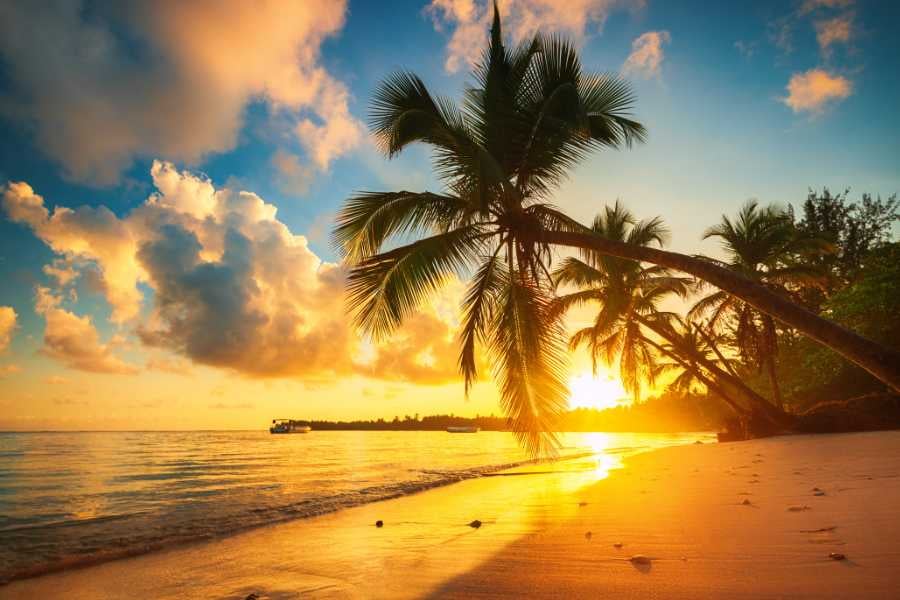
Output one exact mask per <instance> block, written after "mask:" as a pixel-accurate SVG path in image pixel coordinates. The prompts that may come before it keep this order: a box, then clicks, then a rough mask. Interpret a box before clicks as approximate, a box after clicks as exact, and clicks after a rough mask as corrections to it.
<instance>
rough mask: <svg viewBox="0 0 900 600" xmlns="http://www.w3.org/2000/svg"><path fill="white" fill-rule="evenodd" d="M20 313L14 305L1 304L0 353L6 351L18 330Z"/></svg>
mask: <svg viewBox="0 0 900 600" xmlns="http://www.w3.org/2000/svg"><path fill="white" fill-rule="evenodd" d="M17 320H18V315H17V314H16V311H15V310H14V309H13V307H12V306H0V353H3V352H6V349H7V348H9V345H10V343H12V338H13V333H14V332H15V331H16V321H17Z"/></svg>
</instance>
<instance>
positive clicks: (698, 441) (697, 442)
mask: <svg viewBox="0 0 900 600" xmlns="http://www.w3.org/2000/svg"><path fill="white" fill-rule="evenodd" d="M702 443H703V442H701V441H700V440H697V441H696V442H694V444H695V445H696V444H702Z"/></svg>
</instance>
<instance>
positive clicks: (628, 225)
mask: <svg viewBox="0 0 900 600" xmlns="http://www.w3.org/2000/svg"><path fill="white" fill-rule="evenodd" d="M591 232H592V233H593V234H594V235H596V236H600V237H603V238H605V239H611V240H618V241H622V242H627V243H629V244H634V245H638V246H648V245H658V246H662V245H663V243H664V242H665V240H666V238H667V236H668V231H667V229H666V228H665V227H664V226H663V224H662V221H660V220H659V219H658V218H655V219H650V220H646V221H638V220H636V219H635V217H634V216H633V215H632V214H631V212H629V211H628V210H627V209H625V208H624V207H623V206H622V205H621V204H619V203H618V202H616V204H615V205H614V206H611V207H610V206H608V207H606V209H605V211H604V212H602V213H600V214H599V215H597V217H596V218H595V219H594V222H593V224H592V226H591ZM580 254H581V257H580V258H576V257H569V258H566V259H564V260H563V261H562V262H561V263H560V265H559V267H558V268H557V269H556V271H555V272H554V280H555V283H556V284H557V286H569V287H575V288H577V289H576V290H575V291H572V292H570V293H567V294H563V295H561V296H559V297H558V298H557V299H556V300H555V301H554V308H555V309H556V310H557V311H558V312H559V313H562V312H564V311H567V310H568V309H570V308H572V307H575V306H578V305H582V304H588V303H590V304H596V305H599V310H598V312H597V316H596V318H595V319H594V322H593V323H592V324H591V325H590V326H588V327H584V328H581V329H578V330H577V331H575V333H574V334H573V335H572V337H571V339H570V340H569V345H570V347H571V348H572V349H575V348H577V347H578V346H581V345H585V346H587V348H588V351H589V353H590V356H591V359H592V363H593V367H594V371H596V370H597V362H598V360H602V361H603V362H605V363H606V364H607V365H614V364H616V363H618V366H619V376H620V379H621V380H622V385H623V386H624V387H625V389H626V391H628V392H629V393H631V394H632V396H633V397H634V398H635V400H640V398H641V391H642V387H643V386H642V384H643V383H645V382H646V383H647V384H649V385H651V386H652V385H654V383H655V378H656V377H655V376H656V373H657V372H658V369H657V368H656V356H655V354H656V352H655V350H654V348H653V344H652V342H651V341H650V340H648V338H647V334H646V332H645V331H644V329H645V327H646V325H645V323H648V322H653V323H655V324H657V325H658V326H659V327H663V326H665V325H666V323H667V321H668V320H669V319H671V318H673V317H674V315H673V314H672V313H668V312H663V311H661V310H660V308H659V305H660V303H661V302H662V301H663V300H664V299H665V298H667V297H670V296H672V295H675V296H678V297H681V298H684V297H685V296H686V295H687V293H688V292H689V290H690V289H691V287H692V283H693V281H692V280H691V279H689V278H686V277H678V276H674V275H673V274H672V273H671V272H670V271H669V270H668V269H666V268H664V267H660V266H657V265H650V266H645V265H642V264H641V263H638V262H635V261H630V260H624V259H621V258H616V257H612V256H607V255H604V254H599V253H597V252H593V251H590V250H582V251H581V252H580ZM650 335H652V334H650Z"/></svg>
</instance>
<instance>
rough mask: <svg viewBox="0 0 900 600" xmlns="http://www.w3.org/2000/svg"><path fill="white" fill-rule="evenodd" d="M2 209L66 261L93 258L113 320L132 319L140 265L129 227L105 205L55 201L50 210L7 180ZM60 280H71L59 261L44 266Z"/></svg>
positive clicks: (137, 297) (28, 188) (24, 188)
mask: <svg viewBox="0 0 900 600" xmlns="http://www.w3.org/2000/svg"><path fill="white" fill-rule="evenodd" d="M3 208H4V209H5V210H6V214H7V215H8V216H9V218H10V219H11V220H12V221H15V222H18V223H22V224H25V225H28V226H29V227H30V228H31V229H32V230H33V231H34V233H35V235H36V236H37V237H38V238H39V239H41V240H42V241H43V242H44V243H46V244H47V245H48V246H50V248H51V249H52V250H53V251H54V252H56V253H57V254H60V255H62V256H63V257H64V258H66V259H67V260H68V263H69V266H70V267H71V264H70V263H71V261H72V260H75V259H80V260H87V261H93V262H95V263H96V264H98V265H100V266H101V267H102V271H101V273H100V281H99V284H100V285H101V286H102V287H103V288H104V289H105V291H106V297H107V300H108V301H109V303H110V305H111V306H112V309H113V315H112V318H113V321H114V322H117V323H121V322H124V321H127V320H129V319H132V318H134V317H135V316H136V315H137V313H138V311H139V310H140V303H141V299H142V296H141V294H140V292H139V291H138V290H137V288H136V284H137V282H138V280H139V279H140V275H141V274H140V270H139V268H138V264H137V262H136V260H135V256H134V255H135V252H136V250H137V245H136V240H135V239H134V236H133V233H134V232H133V231H132V229H131V228H129V227H128V225H127V224H126V223H124V222H122V221H121V220H120V219H119V218H118V217H116V215H115V214H113V212H112V211H111V210H109V209H108V208H106V207H105V206H99V207H96V208H94V207H90V206H80V207H78V208H77V209H75V210H72V209H70V208H67V207H64V206H57V207H56V208H55V209H54V210H53V212H52V213H50V211H48V210H47V208H46V207H45V206H44V199H43V197H41V196H40V195H38V194H35V192H34V190H33V189H32V188H31V186H30V185H28V184H27V183H24V182H11V183H9V184H8V185H7V186H5V188H4V189H3ZM47 269H49V271H47V272H48V274H51V275H53V276H54V277H55V278H56V279H57V280H58V281H59V282H60V283H62V282H63V281H64V280H65V281H66V282H67V283H68V282H71V281H72V280H73V279H74V276H73V275H72V274H70V273H65V274H64V273H62V271H60V270H59V263H58V262H56V261H54V263H53V264H52V265H49V266H48V267H45V271H46V270H47Z"/></svg>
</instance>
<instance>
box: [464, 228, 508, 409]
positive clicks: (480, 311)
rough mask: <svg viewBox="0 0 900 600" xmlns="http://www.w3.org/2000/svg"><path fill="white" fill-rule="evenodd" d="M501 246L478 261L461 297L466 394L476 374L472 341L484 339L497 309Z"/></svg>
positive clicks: (502, 277) (502, 279) (502, 276)
mask: <svg viewBox="0 0 900 600" xmlns="http://www.w3.org/2000/svg"><path fill="white" fill-rule="evenodd" d="M502 247H503V246H502V244H501V245H499V246H498V247H497V249H496V251H495V252H494V253H493V254H492V255H490V256H488V257H487V260H485V261H484V262H483V263H482V264H481V267H479V269H478V270H477V271H476V272H475V275H474V276H473V277H472V281H471V283H470V284H469V288H468V291H467V292H466V297H465V298H464V299H463V323H462V331H461V332H460V342H461V344H460V345H461V347H460V353H459V369H460V372H461V373H462V375H463V380H464V386H465V393H466V395H468V393H469V389H470V388H471V387H472V384H473V383H474V382H475V380H476V379H477V377H478V370H477V368H476V364H475V344H476V342H481V343H482V344H485V343H487V342H488V339H487V334H488V327H489V326H490V323H491V320H492V317H493V316H494V315H495V314H496V313H497V311H498V310H499V298H500V292H501V291H502V285H503V281H504V280H505V279H506V278H507V277H506V276H505V274H504V269H505V267H504V265H503V261H502V260H500V258H499V257H498V253H499V250H500V249H501V248H502Z"/></svg>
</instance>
